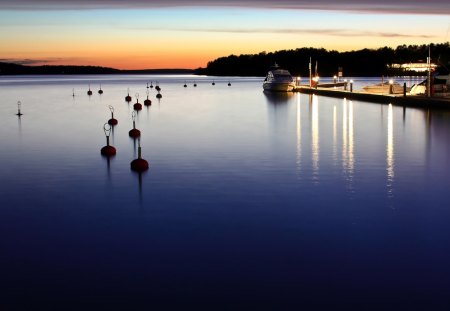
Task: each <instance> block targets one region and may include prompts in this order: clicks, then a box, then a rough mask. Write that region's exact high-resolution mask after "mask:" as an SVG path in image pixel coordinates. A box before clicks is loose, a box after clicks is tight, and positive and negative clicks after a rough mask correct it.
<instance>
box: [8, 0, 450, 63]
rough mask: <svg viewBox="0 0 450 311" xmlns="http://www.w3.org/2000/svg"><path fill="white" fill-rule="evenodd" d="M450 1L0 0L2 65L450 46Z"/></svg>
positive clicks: (193, 59)
mask: <svg viewBox="0 0 450 311" xmlns="http://www.w3.org/2000/svg"><path fill="white" fill-rule="evenodd" d="M449 31H450V1H448V0H431V1H430V0H427V1H423V0H421V1H416V0H407V1H406V0H377V1H367V0H339V1H336V0H325V1H320V0H316V1H303V0H297V1H295V0H278V1H277V0H273V1H267V0H253V1H252V0H247V1H237V0H228V1H221V0H218V1H211V0H187V1H181V0H156V1H151V0H127V1H125V0H65V1H62V0H0V62H1V61H3V62H15V63H20V64H27V65H44V64H47V65H57V64H64V65H91V66H105V67H113V68H118V69H152V68H198V67H206V65H207V63H208V61H211V60H214V59H216V58H218V57H222V56H228V55H231V54H235V55H239V54H254V53H259V52H262V51H266V52H273V51H278V50H287V49H296V48H302V47H314V48H325V49H327V50H337V51H351V50H359V49H363V48H379V47H384V46H389V47H394V48H395V47H397V46H398V45H401V44H407V45H409V44H429V43H443V42H448V41H450V37H449V36H450V35H449Z"/></svg>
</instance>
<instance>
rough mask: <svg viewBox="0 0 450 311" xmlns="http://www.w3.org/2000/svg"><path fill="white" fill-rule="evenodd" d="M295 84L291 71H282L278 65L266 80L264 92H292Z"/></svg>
mask: <svg viewBox="0 0 450 311" xmlns="http://www.w3.org/2000/svg"><path fill="white" fill-rule="evenodd" d="M294 87H295V82H294V78H293V77H292V76H291V74H290V73H289V71H287V70H286V69H281V68H280V67H279V66H278V65H277V64H276V63H275V65H274V66H272V67H271V68H270V70H269V72H268V73H267V76H266V78H265V79H264V83H263V88H264V91H276V92H290V91H292V90H293V89H294Z"/></svg>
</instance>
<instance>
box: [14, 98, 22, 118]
mask: <svg viewBox="0 0 450 311" xmlns="http://www.w3.org/2000/svg"><path fill="white" fill-rule="evenodd" d="M20 106H22V103H21V102H20V100H19V101H18V102H17V113H16V116H18V117H19V118H20V116H21V115H22V114H23V113H22V112H20Z"/></svg>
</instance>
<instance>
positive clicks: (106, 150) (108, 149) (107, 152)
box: [100, 137, 116, 157]
mask: <svg viewBox="0 0 450 311" xmlns="http://www.w3.org/2000/svg"><path fill="white" fill-rule="evenodd" d="M108 138H109V137H108ZM100 152H101V154H102V155H104V156H107V157H110V156H113V155H116V148H114V147H113V146H104V147H103V148H102V150H100Z"/></svg>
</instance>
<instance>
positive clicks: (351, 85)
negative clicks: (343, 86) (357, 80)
mask: <svg viewBox="0 0 450 311" xmlns="http://www.w3.org/2000/svg"><path fill="white" fill-rule="evenodd" d="M351 92H353V80H350V93H351Z"/></svg>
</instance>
